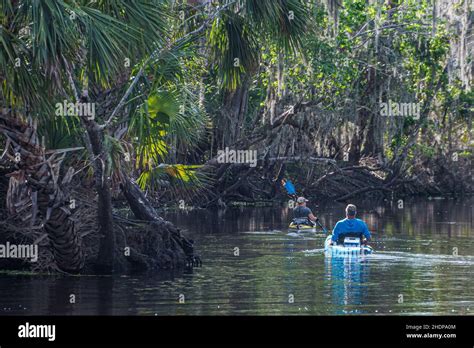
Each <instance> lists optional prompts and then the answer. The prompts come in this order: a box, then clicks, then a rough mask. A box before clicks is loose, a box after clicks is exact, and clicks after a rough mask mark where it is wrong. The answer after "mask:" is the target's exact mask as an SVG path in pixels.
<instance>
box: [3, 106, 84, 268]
mask: <svg viewBox="0 0 474 348" xmlns="http://www.w3.org/2000/svg"><path fill="white" fill-rule="evenodd" d="M0 132H1V133H2V134H4V135H5V136H6V137H7V139H8V143H9V144H10V146H9V148H7V149H6V150H7V154H8V155H10V156H11V157H12V158H13V159H14V161H15V162H17V167H18V170H17V171H15V172H13V173H11V174H10V184H9V189H8V193H7V206H8V211H9V213H10V215H11V216H16V215H19V214H18V212H21V215H22V216H28V215H29V214H31V217H30V218H29V219H27V220H26V221H23V223H26V224H28V225H29V226H33V225H35V224H39V223H40V221H41V220H43V221H44V225H43V228H44V230H45V231H46V233H47V234H48V238H49V240H50V243H51V247H52V249H53V255H54V258H55V262H56V265H57V267H58V268H59V269H60V270H62V271H64V272H69V273H77V272H80V271H81V269H82V268H83V266H84V254H83V250H82V245H81V240H80V237H79V235H78V233H77V231H76V230H75V229H74V223H73V221H72V220H71V219H70V216H71V211H70V209H69V204H68V202H69V194H68V192H67V190H66V189H65V187H67V184H69V182H70V180H71V179H72V173H73V171H71V170H69V171H68V174H66V175H65V176H64V177H63V178H62V180H59V178H60V164H61V162H62V158H61V157H58V156H57V154H56V153H52V154H50V155H46V151H45V148H44V146H42V145H41V144H40V142H39V140H38V134H37V129H36V123H34V122H33V121H32V120H31V119H29V120H28V121H25V120H24V119H22V118H17V117H13V116H12V115H6V114H3V115H1V116H0ZM15 159H16V160H15ZM29 205H31V207H30V208H28V206H29ZM18 223H21V222H20V221H18Z"/></svg>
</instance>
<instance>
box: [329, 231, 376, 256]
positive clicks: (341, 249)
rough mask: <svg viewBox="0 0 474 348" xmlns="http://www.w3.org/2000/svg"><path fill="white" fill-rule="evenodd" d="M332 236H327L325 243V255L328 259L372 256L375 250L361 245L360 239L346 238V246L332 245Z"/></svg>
mask: <svg viewBox="0 0 474 348" xmlns="http://www.w3.org/2000/svg"><path fill="white" fill-rule="evenodd" d="M331 238H332V235H329V236H327V238H326V241H325V242H324V254H325V255H326V256H327V257H347V256H349V257H351V256H355V257H357V256H363V255H368V254H372V252H373V249H372V247H371V246H369V245H361V244H360V238H357V237H346V238H344V244H338V245H330V242H331Z"/></svg>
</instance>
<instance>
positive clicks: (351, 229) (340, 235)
mask: <svg viewBox="0 0 474 348" xmlns="http://www.w3.org/2000/svg"><path fill="white" fill-rule="evenodd" d="M356 214H357V207H356V206H355V205H354V204H349V205H348V206H347V207H346V218H345V219H344V220H339V221H338V222H337V223H336V226H334V229H333V230H332V238H331V242H332V244H341V243H342V242H343V240H344V237H355V236H357V237H359V238H360V239H361V241H362V237H365V238H366V240H370V237H371V236H370V232H369V229H368V228H367V224H366V223H365V222H364V221H362V220H361V219H356Z"/></svg>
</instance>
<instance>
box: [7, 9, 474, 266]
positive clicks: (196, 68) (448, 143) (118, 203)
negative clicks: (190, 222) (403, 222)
mask: <svg viewBox="0 0 474 348" xmlns="http://www.w3.org/2000/svg"><path fill="white" fill-rule="evenodd" d="M0 6H1V7H0V25H1V26H0V37H1V38H2V40H0V77H1V81H2V82H3V83H2V87H1V94H0V244H5V243H6V242H9V243H10V244H18V245H30V244H31V245H37V246H38V249H39V251H38V260H37V262H35V263H25V262H23V261H22V260H15V259H8V260H0V269H2V270H17V271H33V272H40V273H45V272H46V273H60V274H91V273H96V274H113V273H119V274H120V273H130V272H132V273H133V272H142V271H149V270H158V269H185V268H187V269H192V268H194V267H199V266H200V265H201V262H202V261H201V260H200V257H199V252H198V250H199V246H195V245H194V242H193V240H191V239H189V238H188V237H186V236H185V234H183V233H182V231H180V229H179V228H177V227H176V226H175V225H173V224H172V223H170V222H169V221H166V220H164V219H163V218H162V217H161V216H160V212H161V208H163V207H166V206H174V207H178V209H184V208H186V207H200V208H208V209H218V208H224V207H226V206H233V205H234V206H235V205H243V204H245V205H250V206H254V205H255V206H257V205H259V204H263V203H262V202H267V203H268V202H285V201H286V202H287V201H288V197H287V195H286V192H285V191H284V189H283V187H282V186H281V180H282V179H291V181H292V182H293V183H294V184H295V185H296V189H297V192H298V193H299V194H302V195H305V196H308V197H317V198H318V199H321V200H329V201H338V202H347V201H350V200H354V199H360V198H368V199H375V200H378V199H393V198H394V197H396V198H397V199H399V198H404V197H411V196H425V197H429V196H431V197H433V196H452V197H463V196H469V195H472V194H473V191H474V185H473V181H472V158H473V154H472V150H473V146H474V145H473V140H472V115H473V109H472V105H473V99H474V96H473V92H472V89H471V84H472V77H473V67H472V62H470V60H469V59H470V57H472V45H471V44H472V15H470V12H469V5H468V1H461V2H457V1H454V0H453V1H448V2H447V3H446V6H443V7H442V8H441V7H437V6H435V7H433V4H432V3H431V2H430V1H425V0H423V1H419V0H406V1H403V2H397V1H388V2H383V3H381V4H379V3H367V2H366V1H362V0H355V1H354V0H344V1H342V2H340V3H339V2H337V1H333V0H328V1H319V0H314V1H301V0H275V1H268V2H262V1H260V0H245V1H224V0H214V1H201V0H193V1H191V0H187V1H174V0H150V1H148V0H147V1H144V0H143V1H133V2H125V1H101V2H90V1H76V2H74V3H69V2H67V1H58V2H48V1H45V2H43V1H30V0H25V1H22V2H17V1H4V2H1V3H0ZM470 40H471V41H470ZM236 202H240V203H236ZM265 204H266V203H265ZM195 249H196V250H195ZM203 261H204V262H205V260H203Z"/></svg>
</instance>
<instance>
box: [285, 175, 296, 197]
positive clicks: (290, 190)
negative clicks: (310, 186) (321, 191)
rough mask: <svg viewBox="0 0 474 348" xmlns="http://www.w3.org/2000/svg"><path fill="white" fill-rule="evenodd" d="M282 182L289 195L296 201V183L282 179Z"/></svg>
mask: <svg viewBox="0 0 474 348" xmlns="http://www.w3.org/2000/svg"><path fill="white" fill-rule="evenodd" d="M281 184H282V185H283V187H284V188H285V189H286V193H288V196H290V197H291V198H292V199H293V200H294V201H296V198H297V195H296V189H295V185H293V183H292V182H291V180H286V179H281Z"/></svg>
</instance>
